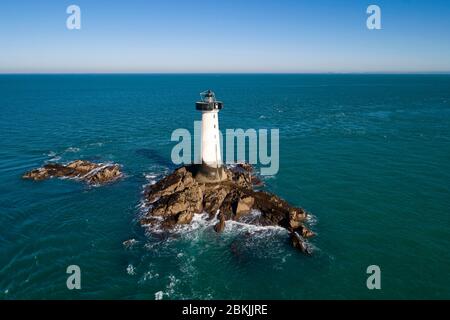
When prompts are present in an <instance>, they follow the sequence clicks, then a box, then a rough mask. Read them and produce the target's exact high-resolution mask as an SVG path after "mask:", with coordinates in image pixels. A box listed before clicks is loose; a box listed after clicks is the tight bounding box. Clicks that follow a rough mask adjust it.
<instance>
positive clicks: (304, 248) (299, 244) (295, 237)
mask: <svg viewBox="0 0 450 320" xmlns="http://www.w3.org/2000/svg"><path fill="white" fill-rule="evenodd" d="M291 241H292V245H293V246H294V248H297V249H298V250H300V251H301V252H303V253H305V254H307V255H311V250H310V249H309V247H308V245H307V243H306V241H305V240H304V239H303V237H302V236H301V235H299V234H298V233H297V232H292V233H291Z"/></svg>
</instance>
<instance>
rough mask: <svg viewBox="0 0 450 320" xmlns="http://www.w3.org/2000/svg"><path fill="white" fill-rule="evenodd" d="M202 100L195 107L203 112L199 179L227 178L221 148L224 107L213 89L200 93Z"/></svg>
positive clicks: (218, 179) (215, 179)
mask: <svg viewBox="0 0 450 320" xmlns="http://www.w3.org/2000/svg"><path fill="white" fill-rule="evenodd" d="M200 97H201V101H198V102H197V103H196V104H195V108H196V109H197V110H199V111H201V112H202V137H201V156H202V165H201V167H200V170H199V175H197V179H202V180H208V181H221V180H223V179H225V174H224V172H223V167H222V155H221V151H220V150H221V148H220V133H219V111H220V110H221V109H222V107H223V103H222V102H221V101H217V100H216V97H215V94H214V92H212V91H211V90H208V91H205V92H202V93H200Z"/></svg>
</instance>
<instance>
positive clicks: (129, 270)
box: [127, 263, 136, 276]
mask: <svg viewBox="0 0 450 320" xmlns="http://www.w3.org/2000/svg"><path fill="white" fill-rule="evenodd" d="M127 273H128V274H129V275H130V276H134V275H135V274H136V268H135V267H134V266H133V265H132V264H131V263H130V264H129V265H128V267H127Z"/></svg>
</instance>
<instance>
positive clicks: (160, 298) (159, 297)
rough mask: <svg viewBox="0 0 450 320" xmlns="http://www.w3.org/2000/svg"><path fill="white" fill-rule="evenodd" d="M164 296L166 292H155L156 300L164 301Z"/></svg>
mask: <svg viewBox="0 0 450 320" xmlns="http://www.w3.org/2000/svg"><path fill="white" fill-rule="evenodd" d="M163 296H164V292H162V291H158V292H155V300H162V298H163Z"/></svg>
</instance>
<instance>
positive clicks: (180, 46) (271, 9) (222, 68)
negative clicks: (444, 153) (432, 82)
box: [0, 0, 450, 73]
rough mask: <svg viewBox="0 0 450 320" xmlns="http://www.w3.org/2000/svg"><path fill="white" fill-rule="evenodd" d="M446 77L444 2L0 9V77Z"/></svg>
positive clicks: (205, 2)
mask: <svg viewBox="0 0 450 320" xmlns="http://www.w3.org/2000/svg"><path fill="white" fill-rule="evenodd" d="M70 4H76V5H78V6H80V8H81V30H68V29H67V28H66V19H67V17H68V14H66V8H67V6H68V5H70ZM370 4H377V5H379V6H380V7H381V10H382V30H368V29H367V28H366V18H367V14H366V8H367V6H368V5H370ZM448 71H450V1H448V0H436V1H426V0H388V1H380V0H370V1H361V0H339V1H337V0H292V1H290V0H271V1H266V0H201V1H197V0H159V1H154V0H147V1H144V0H142V1H140V0H127V1H101V0H95V1H93V0H71V1H65V0H54V1H50V0H42V1H39V0H27V1H24V0H1V2H0V72H1V73H15V72H25V73H32V72H448Z"/></svg>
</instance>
